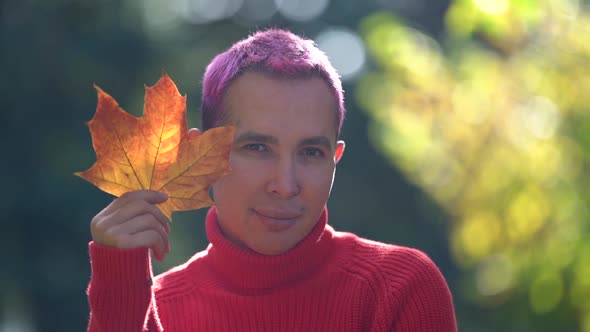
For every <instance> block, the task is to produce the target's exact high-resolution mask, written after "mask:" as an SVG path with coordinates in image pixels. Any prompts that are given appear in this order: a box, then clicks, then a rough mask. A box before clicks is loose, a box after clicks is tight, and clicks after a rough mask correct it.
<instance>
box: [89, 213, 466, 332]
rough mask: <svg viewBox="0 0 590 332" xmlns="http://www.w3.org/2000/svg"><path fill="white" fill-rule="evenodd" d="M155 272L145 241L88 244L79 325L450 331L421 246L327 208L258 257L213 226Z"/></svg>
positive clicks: (444, 291) (449, 316) (450, 316)
mask: <svg viewBox="0 0 590 332" xmlns="http://www.w3.org/2000/svg"><path fill="white" fill-rule="evenodd" d="M206 231H207V236H208V239H209V241H210V245H209V246H208V248H207V249H206V250H204V251H202V252H199V253H197V254H196V255H195V256H193V257H192V258H191V259H190V260H189V261H188V262H186V263H185V264H183V265H180V266H178V267H176V268H173V269H171V270H170V271H167V272H166V273H163V274H161V275H159V276H158V277H156V278H154V277H153V275H152V269H151V261H150V256H149V252H148V250H147V249H145V248H137V249H115V248H110V247H105V246H101V245H98V244H95V243H93V242H91V243H90V244H89V249H90V258H91V267H92V277H91V281H90V284H89V287H88V290H87V292H88V300H89V304H90V322H89V325H88V331H92V332H94V331H307V332H309V331H399V332H406V331H408V332H409V331H413V332H421V331H441V332H447V331H456V330H457V327H456V321H455V313H454V309H453V302H452V297H451V294H450V292H449V289H448V286H447V284H446V282H445V280H444V278H443V276H442V274H441V273H440V271H439V270H438V268H437V267H436V265H435V264H434V263H433V262H432V261H431V260H430V259H429V258H428V257H427V256H426V255H425V254H423V253H422V252H420V251H418V250H416V249H411V248H407V247H401V246H395V245H388V244H383V243H379V242H374V241H370V240H366V239H362V238H359V237H357V236H355V235H353V234H350V233H344V232H337V231H335V230H334V229H333V228H332V227H331V226H329V225H328V224H327V211H326V210H324V213H323V214H322V216H321V218H320V220H319V221H318V223H317V224H316V225H315V227H314V228H313V229H312V231H311V232H310V233H309V234H308V235H307V237H306V238H304V239H303V240H302V241H301V242H300V243H299V244H298V245H297V246H296V247H295V248H293V249H291V250H290V251H288V252H286V253H285V254H282V255H279V256H264V255H259V254H256V253H254V252H252V251H250V250H248V249H245V248H241V247H238V246H236V245H234V244H233V243H231V242H230V241H228V240H227V239H226V238H225V237H224V236H223V234H222V232H221V230H220V228H219V225H218V222H217V215H216V210H215V208H211V209H210V210H209V213H208V215H207V219H206Z"/></svg>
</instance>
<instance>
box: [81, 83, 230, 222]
mask: <svg viewBox="0 0 590 332" xmlns="http://www.w3.org/2000/svg"><path fill="white" fill-rule="evenodd" d="M95 88H96V90H97V91H98V105H97V107H96V113H95V114H94V117H93V118H92V120H90V122H89V123H88V126H89V127H90V134H91V136H92V144H93V146H94V151H95V152H96V158H97V161H96V163H95V164H94V165H92V167H91V168H90V169H88V170H86V171H84V172H77V173H75V175H77V176H80V177H82V178H83V179H85V180H87V181H89V182H90V183H92V184H94V185H96V186H97V187H98V188H100V189H101V190H103V191H106V192H107V193H110V194H113V195H115V196H121V195H122V194H124V193H126V192H129V191H134V190H141V189H151V190H156V191H162V192H165V193H167V194H168V196H169V199H168V200H167V201H166V202H164V203H162V204H160V205H159V207H160V209H161V210H162V212H163V213H164V214H165V215H166V216H167V217H168V218H171V216H172V212H173V211H180V210H192V209H199V208H202V207H206V206H210V205H213V201H211V199H210V197H209V188H210V187H211V185H212V184H213V183H214V182H215V181H216V180H217V179H218V178H220V177H221V176H223V175H225V174H227V173H229V171H230V166H229V152H230V148H231V144H232V141H233V136H234V130H235V128H234V127H219V128H213V129H210V130H207V131H205V132H203V133H198V134H195V135H189V133H188V129H187V121H186V96H181V95H180V93H179V92H178V89H177V88H176V85H175V84H174V82H173V81H172V79H170V77H168V75H166V74H165V73H164V74H163V76H162V78H161V79H160V80H159V81H158V83H156V85H154V86H153V87H147V86H146V87H145V89H146V92H145V106H144V114H143V116H142V117H139V118H138V117H135V116H133V115H131V114H129V113H127V112H125V111H124V110H123V109H122V108H121V107H119V105H118V104H117V102H116V101H115V100H114V99H113V98H112V97H111V96H109V95H108V94H107V93H105V92H104V91H102V90H101V89H100V88H99V87H96V86H95Z"/></svg>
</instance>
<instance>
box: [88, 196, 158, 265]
mask: <svg viewBox="0 0 590 332" xmlns="http://www.w3.org/2000/svg"><path fill="white" fill-rule="evenodd" d="M167 199H168V196H167V195H166V194H165V193H161V192H156V191H150V190H139V191H133V192H128V193H126V194H123V195H122V196H121V197H119V198H117V199H115V200H114V201H113V202H112V203H111V204H109V205H108V206H107V207H106V208H105V209H104V210H102V211H101V212H100V213H98V214H97V215H96V216H95V217H94V218H92V221H91V222H90V232H91V233H92V240H93V241H94V242H95V243H98V244H101V245H105V246H110V247H114V248H139V247H145V248H151V249H152V250H153V251H154V255H155V256H156V259H157V260H159V261H161V260H163V259H164V255H166V254H167V253H168V252H170V244H169V242H168V234H169V233H170V227H169V226H168V218H166V216H165V215H164V214H163V213H162V211H160V209H159V208H158V207H156V205H155V204H158V203H162V202H165V201H166V200H167Z"/></svg>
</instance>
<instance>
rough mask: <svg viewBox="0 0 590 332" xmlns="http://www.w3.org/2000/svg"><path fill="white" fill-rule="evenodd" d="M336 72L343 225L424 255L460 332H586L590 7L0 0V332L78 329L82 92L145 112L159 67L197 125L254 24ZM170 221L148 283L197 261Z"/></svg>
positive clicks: (567, 2)
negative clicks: (440, 278) (212, 79)
mask: <svg viewBox="0 0 590 332" xmlns="http://www.w3.org/2000/svg"><path fill="white" fill-rule="evenodd" d="M271 26H273V27H284V28H289V29H291V30H292V31H294V32H296V33H299V34H302V35H305V36H307V37H310V38H313V39H314V40H316V42H317V43H318V45H319V47H320V48H321V49H322V50H324V51H325V52H326V53H327V54H328V56H329V57H330V58H331V60H332V61H333V64H334V65H335V66H336V68H337V69H338V70H339V72H340V73H341V75H342V77H343V80H344V86H345V90H346V97H347V100H346V102H347V108H348V115H347V120H346V122H345V126H344V132H343V138H344V139H345V140H346V142H347V151H346V154H345V157H344V159H343V160H342V161H341V163H340V164H339V167H338V171H337V177H336V182H335V185H334V191H333V194H332V198H331V199H330V202H329V207H330V223H331V224H332V225H334V226H335V227H336V228H337V229H339V230H347V231H353V232H355V233H357V234H359V235H361V236H364V237H368V238H371V239H375V240H380V241H384V242H389V243H396V244H401V245H407V246H412V247H416V248H419V249H421V250H423V251H424V252H426V253H427V254H428V255H430V257H432V259H433V260H434V261H435V262H436V263H437V265H438V266H439V267H440V269H441V271H442V272H443V274H444V275H445V277H446V279H447V281H448V283H449V286H450V288H451V291H452V293H453V295H454V301H455V306H456V311H457V318H458V323H459V327H460V330H461V331H585V332H589V331H590V211H589V206H590V204H589V203H590V186H589V184H590V182H589V178H588V170H589V165H590V93H589V92H588V91H587V90H588V89H590V1H584V0H538V1H535V0H447V1H428V0H364V1H337V0H332V1H330V0H170V1H163V0H146V1H139V0H125V1H109V0H105V1H89V0H53V1H39V0H21V1H17V0H12V1H10V0H9V1H6V0H5V1H0V64H1V74H2V77H1V79H0V105H1V106H0V107H1V109H2V112H0V116H1V119H2V121H1V122H0V123H1V125H2V131H0V135H2V136H1V137H2V139H1V140H0V142H1V144H2V146H1V148H2V154H1V156H2V157H1V158H2V162H1V163H0V174H2V175H1V178H2V190H0V195H2V196H1V199H0V211H1V212H2V218H1V220H2V225H1V226H2V227H1V231H0V253H1V255H2V257H1V258H2V260H1V270H0V332H8V331H10V332H37V331H82V330H85V328H86V323H87V317H88V305H87V302H86V296H85V288H86V285H87V282H88V279H89V274H90V268H89V262H88V254H87V244H88V241H89V240H90V232H89V222H90V219H91V218H92V217H93V216H94V215H95V214H96V213H97V212H99V211H100V210H101V209H102V208H103V207H104V206H106V205H107V204H108V203H109V202H110V201H111V200H112V197H110V196H109V195H107V194H105V193H103V192H101V191H100V190H98V189H97V188H95V187H93V186H92V185H90V184H88V183H86V182H84V181H83V180H81V179H79V178H76V177H74V176H73V175H72V173H73V172H74V171H80V170H84V169H86V168H88V167H90V165H91V164H92V163H93V162H94V160H95V156H94V152H93V150H92V145H91V141H90V134H89V132H88V129H87V127H86V126H85V122H86V121H88V120H90V118H91V117H92V115H93V113H94V110H95V107H96V92H95V90H94V89H93V87H92V84H93V83H95V84H97V85H98V86H100V87H101V88H102V89H104V90H105V91H106V92H108V93H109V94H111V95H112V96H113V97H114V98H115V99H116V100H117V101H118V102H119V104H120V105H121V106H122V107H123V108H124V109H126V110H127V111H129V112H131V113H133V114H136V115H140V114H141V112H142V107H143V93H144V90H143V85H144V84H147V85H153V84H155V82H156V81H157V79H158V78H159V77H160V75H161V72H162V70H165V71H166V72H167V73H168V74H169V75H170V76H171V77H172V78H173V79H174V81H175V82H176V83H177V85H178V87H179V90H180V91H181V93H183V94H187V95H188V103H187V107H188V110H189V124H190V125H191V126H194V127H198V126H199V110H198V107H199V99H200V80H201V76H202V74H203V70H204V67H205V66H206V64H207V63H208V62H209V61H210V60H211V59H212V57H213V56H214V55H215V54H217V53H219V52H221V51H223V50H225V49H226V48H228V47H229V46H230V45H231V44H232V43H233V42H234V41H236V40H238V39H241V38H243V37H246V36H247V35H248V34H249V33H251V32H253V31H255V30H256V29H258V28H265V27H271ZM204 213H205V210H199V211H191V212H182V213H175V215H174V223H173V224H172V233H171V237H172V240H171V241H172V252H171V254H170V255H168V257H167V259H166V261H165V262H161V263H160V262H156V263H155V266H154V269H155V270H156V273H159V272H162V271H164V270H166V269H167V268H169V267H171V266H174V265H177V264H180V263H182V262H184V261H185V260H186V259H187V258H189V257H190V256H191V255H192V253H194V252H195V251H197V250H200V249H203V248H204V247H205V246H206V244H207V240H206V237H205V234H204V227H203V222H202V221H203V217H204Z"/></svg>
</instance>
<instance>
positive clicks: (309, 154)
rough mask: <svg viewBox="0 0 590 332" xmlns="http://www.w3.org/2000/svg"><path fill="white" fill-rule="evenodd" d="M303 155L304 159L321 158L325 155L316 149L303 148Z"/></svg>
mask: <svg viewBox="0 0 590 332" xmlns="http://www.w3.org/2000/svg"><path fill="white" fill-rule="evenodd" d="M303 155H305V156H306V157H314V158H321V157H323V156H325V153H324V151H322V150H320V149H318V148H305V149H303Z"/></svg>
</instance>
